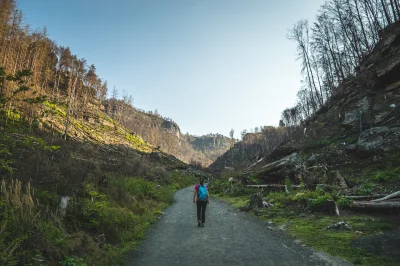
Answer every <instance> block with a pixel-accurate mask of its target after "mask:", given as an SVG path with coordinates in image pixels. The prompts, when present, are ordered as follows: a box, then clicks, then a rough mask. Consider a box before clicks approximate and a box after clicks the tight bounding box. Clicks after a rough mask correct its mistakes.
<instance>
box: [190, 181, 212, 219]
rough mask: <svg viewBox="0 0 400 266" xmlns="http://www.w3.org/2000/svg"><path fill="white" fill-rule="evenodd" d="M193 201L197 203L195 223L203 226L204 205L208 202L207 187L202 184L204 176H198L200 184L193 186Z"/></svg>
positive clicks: (204, 216)
mask: <svg viewBox="0 0 400 266" xmlns="http://www.w3.org/2000/svg"><path fill="white" fill-rule="evenodd" d="M193 203H196V205H197V225H198V226H201V227H204V223H205V221H206V207H207V204H208V203H209V193H208V187H207V186H206V185H204V178H202V177H201V178H200V184H197V185H196V186H195V187H194V191H193Z"/></svg>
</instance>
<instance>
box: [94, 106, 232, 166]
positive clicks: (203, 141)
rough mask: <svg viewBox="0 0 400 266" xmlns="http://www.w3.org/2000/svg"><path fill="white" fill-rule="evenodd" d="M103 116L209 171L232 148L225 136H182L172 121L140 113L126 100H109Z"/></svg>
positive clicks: (169, 152) (157, 115) (156, 145)
mask: <svg viewBox="0 0 400 266" xmlns="http://www.w3.org/2000/svg"><path fill="white" fill-rule="evenodd" d="M99 108H103V106H102V105H100V106H99ZM104 112H105V113H106V114H108V115H109V116H110V117H113V118H114V119H116V120H117V121H118V122H119V123H121V124H122V125H124V126H125V127H126V128H127V129H128V130H129V131H130V133H131V134H134V135H137V136H140V137H141V138H143V139H144V140H145V141H147V142H149V143H151V144H152V145H153V146H155V147H159V149H161V150H163V151H164V152H166V153H168V154H171V155H174V156H175V157H177V158H178V159H180V160H181V161H184V162H186V163H192V164H195V165H201V166H203V167H206V166H208V165H209V164H211V163H212V162H213V161H214V160H215V159H216V158H217V157H218V156H220V155H221V154H223V153H224V152H225V151H226V150H227V149H228V148H229V145H228V143H229V139H228V138H226V137H224V136H222V135H218V134H217V135H213V134H209V135H206V136H200V137H195V136H192V135H187V134H182V132H181V130H180V128H179V126H178V124H177V123H175V122H174V121H173V120H172V119H170V118H165V117H162V116H161V115H160V114H157V113H153V112H145V111H143V110H139V109H137V108H135V107H133V106H132V105H131V104H129V103H127V102H125V101H123V100H116V99H109V100H106V101H105V102H104Z"/></svg>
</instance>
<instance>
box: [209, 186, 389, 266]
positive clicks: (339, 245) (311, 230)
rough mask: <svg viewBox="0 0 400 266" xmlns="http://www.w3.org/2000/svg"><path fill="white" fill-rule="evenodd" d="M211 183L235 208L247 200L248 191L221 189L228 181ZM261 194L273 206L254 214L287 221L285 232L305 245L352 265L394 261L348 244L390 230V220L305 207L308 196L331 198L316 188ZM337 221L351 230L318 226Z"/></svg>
mask: <svg viewBox="0 0 400 266" xmlns="http://www.w3.org/2000/svg"><path fill="white" fill-rule="evenodd" d="M211 186H213V188H214V190H216V193H215V194H214V195H215V196H216V197H217V198H220V199H222V200H224V201H226V202H228V203H230V204H232V206H234V207H235V208H240V207H244V206H246V205H247V204H248V202H249V195H250V194H251V192H250V191H246V193H239V194H235V193H231V192H226V193H225V192H224V191H227V190H228V188H229V183H228V182H227V180H225V179H221V180H217V181H215V182H214V183H213V184H211ZM255 192H258V191H257V190H253V193H255ZM263 197H264V198H266V199H267V200H268V202H270V203H273V204H274V207H272V208H266V209H261V210H259V211H258V212H257V216H258V217H259V218H261V219H264V220H266V221H269V222H273V223H274V224H275V225H277V226H279V225H282V224H287V233H288V234H289V235H291V236H292V237H293V238H295V239H300V240H301V241H302V242H303V243H305V244H306V245H307V246H310V247H312V248H314V249H316V250H321V251H325V252H327V253H329V254H330V255H333V256H339V257H342V258H345V259H346V260H348V261H350V262H351V263H353V264H356V265H396V263H397V261H395V260H394V259H392V258H388V257H386V256H377V255H375V254H371V253H368V252H366V251H365V250H361V249H357V248H354V247H352V241H353V240H354V239H356V238H359V237H361V236H368V235H374V234H378V233H380V232H383V231H386V230H391V229H392V224H391V223H390V222H388V221H386V220H384V219H377V218H376V217H371V216H368V215H345V216H332V215H325V214H323V213H318V212H316V211H314V208H312V206H311V207H310V206H308V207H306V205H305V202H306V201H307V200H308V199H314V203H321V202H324V201H325V200H332V196H330V194H328V193H325V192H324V191H323V190H320V189H317V190H316V191H300V192H295V191H293V192H291V193H284V192H270V193H263ZM339 203H340V204H341V205H342V206H344V207H345V206H347V205H348V202H347V201H346V200H345V199H339ZM314 207H315V206H314ZM251 214H252V212H251ZM254 214H255V213H254ZM340 221H346V222H347V223H349V224H350V226H351V227H352V231H346V230H345V231H332V230H322V229H324V228H325V227H327V226H329V225H332V224H334V223H337V222H340Z"/></svg>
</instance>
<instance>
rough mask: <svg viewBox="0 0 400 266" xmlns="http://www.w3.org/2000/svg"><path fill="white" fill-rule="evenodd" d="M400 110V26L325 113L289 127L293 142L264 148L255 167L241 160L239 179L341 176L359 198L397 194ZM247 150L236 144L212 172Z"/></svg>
mask: <svg viewBox="0 0 400 266" xmlns="http://www.w3.org/2000/svg"><path fill="white" fill-rule="evenodd" d="M399 106H400V24H399V23H396V24H394V25H392V26H390V27H389V28H388V29H386V30H385V35H384V37H383V38H382V39H381V40H380V41H379V43H378V44H377V45H376V47H375V49H374V50H373V52H372V53H371V54H369V55H368V56H367V57H366V58H365V59H364V60H363V61H362V62H361V64H360V65H359V67H357V71H356V75H354V76H350V77H348V78H347V79H346V80H345V81H344V82H342V84H340V86H339V87H338V89H337V90H336V92H335V93H334V94H333V95H332V96H331V97H330V99H329V100H328V101H327V102H326V104H325V105H324V106H323V107H322V108H320V110H318V111H317V112H316V113H315V114H314V115H313V116H312V117H311V118H309V119H307V120H306V121H303V122H302V123H301V124H300V125H298V126H292V127H290V128H288V130H289V132H290V134H289V138H288V139H287V140H286V141H284V142H282V143H281V144H280V145H279V146H278V147H276V148H275V149H274V150H272V152H271V151H270V152H268V153H263V152H262V149H261V148H260V149H259V152H258V155H262V156H261V157H257V156H255V158H257V159H258V160H257V161H256V162H254V161H255V160H254V159H253V160H248V159H247V158H245V159H243V160H242V161H240V163H238V164H237V165H239V166H240V167H239V168H238V169H236V170H237V171H236V172H235V174H236V175H237V176H238V177H240V178H241V179H242V180H243V181H244V182H250V181H251V182H255V183H284V182H285V179H288V178H289V179H290V180H291V181H292V182H294V183H300V182H305V183H306V184H318V183H331V184H333V183H335V182H336V183H338V181H337V178H338V176H340V179H342V180H341V181H344V182H339V183H341V184H342V185H343V184H347V185H346V189H347V186H348V189H349V190H351V191H353V192H354V191H355V192H357V193H363V192H365V191H364V190H368V192H369V193H372V192H384V191H385V192H388V191H393V190H396V189H397V190H398V189H399V188H400V183H399V181H398V178H397V176H396V174H393V173H394V172H396V169H398V167H399V166H400V156H399V155H400V152H399V151H400V141H399V136H400V119H399V118H400V108H399ZM243 145H244V143H237V144H236V145H235V147H234V148H233V149H232V150H230V151H228V152H227V153H226V154H225V155H224V156H223V157H220V158H219V159H218V160H217V161H216V162H215V163H214V164H212V165H211V166H210V168H211V169H215V165H216V164H220V165H221V161H222V162H229V159H228V158H229V157H230V156H232V154H234V151H235V150H238V149H239V147H242V146H243ZM253 155H257V153H254V154H253ZM229 166H231V165H229ZM338 171H339V175H337V173H338ZM250 176H251V179H252V180H249V177H250ZM253 177H254V179H253ZM331 177H332V178H331ZM333 180H336V181H333ZM367 187H368V189H367Z"/></svg>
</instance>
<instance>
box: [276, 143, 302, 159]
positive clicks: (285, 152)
mask: <svg viewBox="0 0 400 266" xmlns="http://www.w3.org/2000/svg"><path fill="white" fill-rule="evenodd" d="M297 150H298V149H297V148H296V147H294V146H293V145H291V144H290V143H286V144H281V145H279V146H278V147H276V148H275V149H273V151H272V152H271V153H270V154H269V158H271V159H274V160H279V159H281V158H284V157H286V156H289V155H291V154H292V153H295V152H297Z"/></svg>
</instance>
